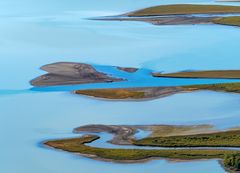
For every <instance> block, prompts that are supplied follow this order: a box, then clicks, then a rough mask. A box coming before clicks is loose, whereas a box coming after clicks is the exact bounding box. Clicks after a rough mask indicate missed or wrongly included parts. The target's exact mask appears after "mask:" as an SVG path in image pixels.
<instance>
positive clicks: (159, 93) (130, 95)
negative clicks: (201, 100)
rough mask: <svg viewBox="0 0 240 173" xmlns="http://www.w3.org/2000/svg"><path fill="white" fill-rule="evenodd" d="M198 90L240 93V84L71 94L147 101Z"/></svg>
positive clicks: (83, 91) (80, 91) (106, 90)
mask: <svg viewBox="0 0 240 173" xmlns="http://www.w3.org/2000/svg"><path fill="white" fill-rule="evenodd" d="M198 90H210V91H219V92H230V93H240V82H236V83H218V84H200V85H186V86H177V87H175V86H169V87H139V88H117V89H111V88H109V89H87V90H76V91H74V92H73V93H75V94H80V95H85V96H91V97H95V98H103V99H114V100H128V101H129V100H133V101H136V100H143V101H144V100H146V99H147V100H148V99H157V98H161V97H166V96H170V95H173V94H177V93H183V92H193V91H198Z"/></svg>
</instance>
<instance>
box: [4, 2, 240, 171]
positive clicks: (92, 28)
mask: <svg viewBox="0 0 240 173" xmlns="http://www.w3.org/2000/svg"><path fill="white" fill-rule="evenodd" d="M167 3H214V1H209V0H171V1H160V0H159V1H157V0H121V1H114V0H103V1H97V0H89V1H83V0H71V1H66V0H62V1H56V0H52V1H51V2H50V1H47V0H42V1H38V2H36V1H33V0H22V1H17V0H9V1H4V0H0V5H1V7H2V8H1V11H0V38H1V39H0V57H1V60H0V72H1V74H2V75H1V76H0V80H1V84H0V108H1V115H0V117H1V121H0V122H1V123H0V135H1V138H2V141H4V142H1V144H0V146H1V147H0V153H1V154H0V172H7V173H26V172H34V173H43V172H44V173H53V172H60V173H69V172H84V173H85V172H89V173H96V172H100V171H101V172H106V173H113V172H114V173H115V172H119V173H120V172H126V173H141V172H142V173H145V172H146V170H147V172H149V173H151V172H156V170H160V171H162V172H164V173H175V172H176V173H179V172H180V173H192V172H193V171H194V172H196V173H198V172H199V173H202V170H204V171H205V172H206V173H207V172H209V173H221V172H224V170H223V169H222V168H221V167H220V165H219V164H218V162H217V161H216V160H208V161H195V162H180V163H173V162H168V161H165V160H154V161H151V162H148V163H144V164H127V165H125V164H115V163H106V162H100V161H94V160H91V159H86V158H83V157H81V156H75V155H72V154H68V153H64V152H59V151H54V150H50V149H46V148H43V147H41V145H39V143H40V142H41V141H43V140H46V139H52V138H62V137H70V136H73V134H72V133H71V132H72V129H73V128H75V127H78V126H80V125H86V124H94V123H96V124H203V123H211V124H213V125H215V126H216V128H219V129H222V128H229V127H235V126H239V122H240V121H239V114H240V110H239V102H240V97H239V96H238V95H237V94H226V93H216V92H206V91H200V92H194V93H184V94H176V95H173V96H170V97H166V98H162V99H157V100H152V101H146V102H120V101H118V102H110V101H103V100H95V99H90V98H87V97H82V96H75V95H72V94H70V93H69V92H64V91H69V90H72V89H74V88H98V87H109V86H111V87H121V86H148V85H150V86H156V85H162V86H167V85H179V84H180V85H186V84H193V83H216V82H231V81H235V80H207V79H204V80H203V79H202V80H188V81H186V80H182V79H153V78H150V77H149V76H148V73H149V70H150V71H151V70H153V71H164V72H170V71H179V70H180V71H181V70H198V69H200V70H205V69H239V67H240V65H239V64H240V63H239V61H240V59H239V58H238V57H239V55H240V54H239V53H238V49H239V46H238V42H239V38H240V30H239V29H238V28H235V27H227V26H218V25H214V26H213V25H211V26H210V25H201V26H200V25H194V26H154V25H150V24H147V23H142V22H117V21H107V22H106V21H92V20H86V18H89V17H97V16H106V15H117V14H121V13H125V12H127V11H130V10H135V9H138V8H143V7H146V6H152V5H157V4H167ZM229 4H230V3H229ZM57 61H74V62H86V63H91V64H95V65H96V66H97V68H98V69H99V70H101V71H107V72H110V73H111V74H112V75H116V76H123V77H126V78H128V79H129V82H123V83H112V84H94V85H83V86H68V87H65V86H64V87H51V88H32V87H31V86H30V84H29V82H28V81H29V80H31V79H32V78H34V77H36V76H38V75H40V74H43V73H44V72H42V71H40V70H38V68H39V67H40V66H42V65H45V64H48V63H53V62H57ZM99 65H115V66H132V67H140V68H143V69H149V70H142V71H140V72H138V73H137V74H133V75H126V73H120V72H117V71H116V70H114V68H109V67H106V66H99ZM139 76H140V79H139ZM47 91H51V92H47ZM56 91H58V92H56ZM74 136H75V135H74Z"/></svg>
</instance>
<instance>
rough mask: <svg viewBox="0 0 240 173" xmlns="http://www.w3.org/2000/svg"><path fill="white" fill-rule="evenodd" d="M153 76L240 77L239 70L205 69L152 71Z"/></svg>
mask: <svg viewBox="0 0 240 173" xmlns="http://www.w3.org/2000/svg"><path fill="white" fill-rule="evenodd" d="M152 76H153V77H168V78H216V79H217V78H220V79H240V70H205V71H183V72H175V73H158V72H156V73H152Z"/></svg>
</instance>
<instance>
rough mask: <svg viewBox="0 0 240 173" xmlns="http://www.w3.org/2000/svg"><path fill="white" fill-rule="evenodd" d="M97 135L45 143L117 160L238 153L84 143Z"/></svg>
mask: <svg viewBox="0 0 240 173" xmlns="http://www.w3.org/2000/svg"><path fill="white" fill-rule="evenodd" d="M96 139H97V138H96V137H80V138H74V139H64V140H55V141H48V142H46V143H45V144H46V145H48V146H51V147H54V148H56V149H61V150H64V151H68V152H74V153H80V154H84V155H91V156H96V157H99V158H102V159H110V160H115V161H131V160H132V161H137V160H142V159H148V158H151V157H164V158H171V159H184V160H191V159H211V158H220V159H223V158H224V156H225V155H227V154H228V155H231V154H237V153H238V152H237V151H230V150H194V149H189V150H176V149H172V150H144V149H109V148H97V147H89V146H86V145H84V144H85V143H89V142H92V141H93V140H96Z"/></svg>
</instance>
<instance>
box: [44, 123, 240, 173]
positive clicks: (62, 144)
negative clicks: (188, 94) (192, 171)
mask: <svg viewBox="0 0 240 173" xmlns="http://www.w3.org/2000/svg"><path fill="white" fill-rule="evenodd" d="M98 127H99V128H98ZM116 127H117V129H116ZM119 127H120V126H103V125H101V126H100V125H94V126H93V125H90V126H88V127H87V126H85V130H86V131H87V130H90V131H94V132H96V131H97V132H101V131H103V130H107V131H108V132H110V133H111V132H112V129H114V130H116V131H118V130H119V131H121V130H122V129H119ZM130 127H131V126H130ZM137 127H141V126H137ZM80 128H81V127H80ZM122 128H126V126H122ZM131 128H132V127H131ZM80 130H81V129H80ZM116 131H114V132H112V133H117V132H116ZM238 131H239V130H238ZM132 132H133V131H131V133H127V134H132ZM232 132H234V130H233V131H231V130H229V131H225V132H216V134H218V133H219V135H220V134H222V133H232ZM206 135H209V136H211V135H214V133H206ZM238 135H239V133H238ZM180 136H181V135H180ZM186 136H188V135H186ZM190 136H191V135H190ZM196 136H198V135H196ZM99 138H100V137H99V136H96V135H84V136H82V137H79V138H69V139H59V140H50V141H44V142H43V143H42V144H43V145H44V146H45V147H51V148H54V149H57V150H61V151H67V152H71V153H73V154H78V155H81V156H84V157H87V158H91V159H94V160H100V161H108V162H115V163H143V162H147V161H150V160H154V159H165V160H168V161H174V162H177V161H194V160H209V159H215V160H216V159H217V160H219V162H220V163H221V166H224V169H226V170H228V169H229V170H231V171H232V172H236V171H235V168H234V167H232V166H231V167H228V166H227V167H226V163H228V160H226V159H227V158H228V157H232V156H234V155H237V156H238V155H240V151H239V150H231V149H228V148H229V147H228V146H226V147H223V148H219V147H215V148H211V147H210V148H209V147H208V148H206V147H201V148H200V149H194V147H191V148H185V147H184V148H182V149H181V148H178V149H176V148H175V149H171V148H166V149H165V150H163V149H154V150H152V149H121V148H120V149H112V148H99V147H92V146H87V145H85V144H86V143H91V142H93V141H95V140H98V139H99ZM182 138H185V135H184V136H182ZM238 143H239V142H238ZM133 145H134V143H133ZM220 145H221V144H220ZM238 147H240V145H239V146H238ZM223 160H224V164H223ZM225 167H226V168H225Z"/></svg>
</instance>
